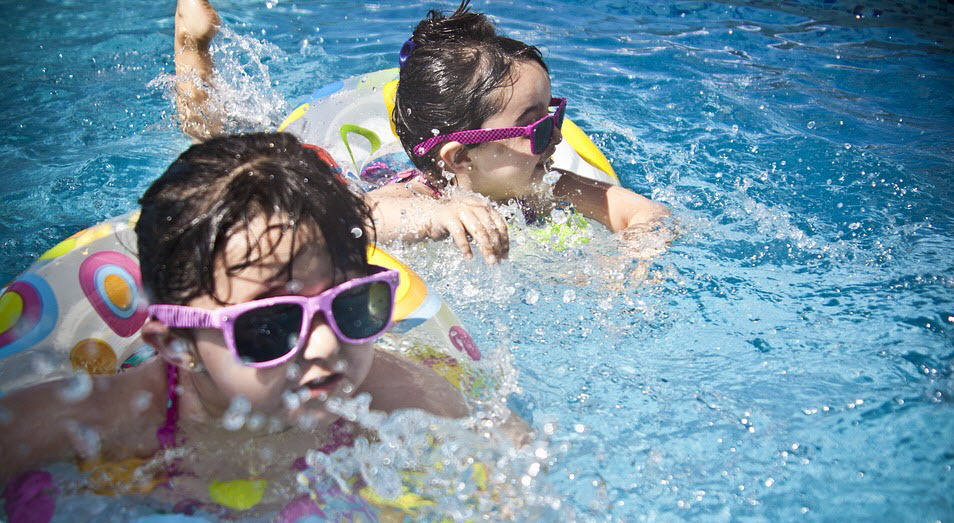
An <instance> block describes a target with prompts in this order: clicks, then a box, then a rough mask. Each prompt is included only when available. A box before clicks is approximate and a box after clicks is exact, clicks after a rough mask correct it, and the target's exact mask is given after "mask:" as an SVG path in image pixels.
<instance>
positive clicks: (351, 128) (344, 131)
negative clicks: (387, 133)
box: [340, 123, 381, 173]
mask: <svg viewBox="0 0 954 523" xmlns="http://www.w3.org/2000/svg"><path fill="white" fill-rule="evenodd" d="M351 133H354V134H357V135H359V136H363V137H364V138H366V139H367V140H368V141H369V142H371V154H374V152H375V151H377V150H378V149H380V148H381V138H378V135H377V133H375V132H374V131H372V130H371V129H365V128H364V127H361V126H358V125H352V124H349V123H346V124H344V125H342V126H341V131H340V134H341V141H342V142H344V144H345V149H347V150H348V156H350V157H351V163H352V165H354V172H355V173H357V172H358V162H356V161H355V160H354V153H352V152H351V144H349V143H348V135H349V134H351Z"/></svg>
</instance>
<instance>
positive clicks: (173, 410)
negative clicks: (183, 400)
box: [156, 363, 179, 450]
mask: <svg viewBox="0 0 954 523" xmlns="http://www.w3.org/2000/svg"><path fill="white" fill-rule="evenodd" d="M165 368H166V382H167V383H168V385H167V386H168V388H167V389H166V420H165V422H163V424H162V426H160V427H159V429H158V430H156V439H158V440H159V448H161V449H163V450H165V449H171V448H173V447H175V446H176V427H177V425H178V422H179V395H178V394H176V388H177V387H178V386H179V368H178V367H176V366H175V365H170V364H168V363H166V364H165Z"/></svg>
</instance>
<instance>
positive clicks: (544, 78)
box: [370, 0, 669, 232]
mask: <svg viewBox="0 0 954 523" xmlns="http://www.w3.org/2000/svg"><path fill="white" fill-rule="evenodd" d="M468 4H469V0H463V2H462V3H461V5H460V7H458V9H457V11H455V12H454V13H453V14H452V15H451V16H450V17H445V16H444V15H443V14H442V13H440V12H439V11H433V10H432V11H431V12H430V13H429V15H428V17H427V18H426V19H424V20H423V21H421V22H420V23H419V24H418V25H417V27H416V28H415V29H414V33H413V35H412V36H411V38H410V39H409V40H408V41H407V42H406V43H405V44H404V47H403V48H402V49H401V55H400V58H401V72H400V83H399V85H398V89H397V96H396V100H395V108H394V113H393V115H392V116H393V118H394V121H395V124H396V129H397V133H398V136H399V137H400V139H401V143H402V145H403V146H404V149H405V151H406V152H407V154H408V156H409V157H410V158H411V159H412V161H413V162H414V164H415V165H416V166H417V168H418V169H419V170H420V173H419V174H418V175H417V176H414V177H412V178H409V179H407V180H402V183H400V184H391V185H386V186H384V187H382V188H380V189H376V190H375V191H372V192H371V193H370V198H371V199H372V200H376V201H388V200H387V199H388V198H403V199H404V202H405V203H404V205H403V206H401V205H396V206H397V207H412V206H416V205H418V204H419V202H421V201H423V200H427V199H430V198H433V197H434V195H435V194H438V195H439V194H442V193H445V192H446V189H447V187H448V186H457V187H459V188H461V189H464V190H467V191H470V192H473V193H477V194H481V195H484V196H486V197H488V198H490V199H491V200H492V201H494V202H496V203H507V202H511V201H513V202H516V203H518V204H519V205H520V207H521V208H522V210H523V211H524V215H525V216H526V217H527V218H528V221H529V222H532V221H534V220H535V218H536V217H537V216H544V215H547V214H549V213H550V211H551V210H553V209H554V208H555V206H557V205H560V204H570V205H572V206H573V207H574V208H575V209H576V210H577V211H579V212H580V213H582V214H583V215H584V216H586V217H588V218H592V219H595V220H597V221H599V222H601V223H603V224H604V225H606V226H607V227H608V228H609V229H610V230H611V231H613V232H619V231H630V232H632V231H644V230H648V229H651V228H652V227H654V226H656V225H657V224H658V223H659V221H660V220H661V219H663V218H664V217H666V216H668V215H669V211H668V210H667V209H666V208H665V207H663V206H662V205H659V204H657V203H654V202H652V201H651V200H649V199H647V198H645V197H643V196H640V195H638V194H636V193H634V192H632V191H629V190H627V189H624V188H622V187H618V186H614V185H610V184H606V183H602V182H597V181H592V180H588V179H586V178H583V177H581V176H578V175H576V174H573V173H570V172H566V171H561V172H560V173H559V174H560V176H559V180H558V181H556V182H555V184H553V185H552V190H551V188H550V184H551V183H552V182H553V180H552V179H550V180H547V181H545V179H544V175H546V174H547V173H548V172H549V171H550V170H551V169H550V164H551V160H550V156H551V155H552V154H553V152H554V150H555V148H556V145H557V144H558V143H559V142H560V141H561V139H562V137H561V134H560V125H561V124H562V121H563V115H564V113H565V110H566V104H567V101H566V100H565V99H562V98H553V97H552V94H551V92H550V75H549V70H548V69H547V66H546V64H545V63H544V61H543V58H542V56H541V54H540V51H539V50H538V49H537V48H535V47H532V46H528V45H526V44H524V43H522V42H519V41H517V40H513V39H510V38H506V37H503V36H500V35H498V34H497V33H496V30H495V28H494V26H493V24H492V23H491V22H490V21H489V20H488V19H487V17H486V16H485V15H483V14H478V13H473V12H470V11H469V10H468ZM551 176H552V175H551ZM548 182H549V183H548ZM388 205H390V206H395V203H394V202H392V201H388ZM385 222H387V220H385Z"/></svg>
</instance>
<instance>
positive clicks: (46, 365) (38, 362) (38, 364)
mask: <svg viewBox="0 0 954 523" xmlns="http://www.w3.org/2000/svg"><path fill="white" fill-rule="evenodd" d="M32 367H33V371H34V372H35V373H36V374H38V375H40V376H46V375H48V374H50V373H51V372H53V370H54V369H55V368H56V366H55V365H53V360H52V359H51V358H50V356H49V355H48V354H38V355H37V356H36V357H34V358H33V361H32Z"/></svg>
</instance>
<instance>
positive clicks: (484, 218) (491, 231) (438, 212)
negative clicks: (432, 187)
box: [427, 195, 510, 263]
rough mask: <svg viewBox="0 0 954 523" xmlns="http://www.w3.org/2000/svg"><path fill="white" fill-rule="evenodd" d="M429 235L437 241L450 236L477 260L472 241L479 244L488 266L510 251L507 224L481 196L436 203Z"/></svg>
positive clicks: (453, 198) (467, 253) (456, 198)
mask: <svg viewBox="0 0 954 523" xmlns="http://www.w3.org/2000/svg"><path fill="white" fill-rule="evenodd" d="M435 203H436V204H437V205H438V207H437V208H435V209H433V210H432V211H431V213H430V216H429V223H428V231H427V235H428V236H429V237H430V238H431V239H434V240H440V239H443V238H446V237H447V236H450V237H451V238H453V240H454V243H456V244H457V247H458V248H459V249H460V251H461V252H462V253H463V254H464V256H466V257H467V258H471V257H473V252H472V251H471V248H470V240H471V239H473V240H474V241H476V242H477V247H478V248H479V249H480V253H481V255H483V257H484V259H485V260H486V261H487V263H497V262H499V261H500V260H501V259H503V258H506V257H507V255H508V254H509V252H510V236H509V234H508V232H507V223H506V222H505V221H504V219H503V217H502V216H500V213H499V212H497V210H496V209H494V208H493V207H492V206H491V204H490V202H488V201H487V200H486V199H485V198H482V197H480V196H477V195H455V196H451V197H448V198H445V199H443V200H440V201H437V202H435Z"/></svg>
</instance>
